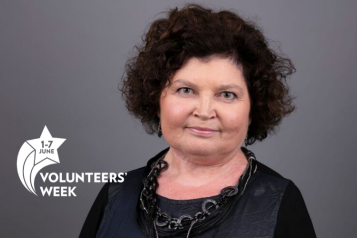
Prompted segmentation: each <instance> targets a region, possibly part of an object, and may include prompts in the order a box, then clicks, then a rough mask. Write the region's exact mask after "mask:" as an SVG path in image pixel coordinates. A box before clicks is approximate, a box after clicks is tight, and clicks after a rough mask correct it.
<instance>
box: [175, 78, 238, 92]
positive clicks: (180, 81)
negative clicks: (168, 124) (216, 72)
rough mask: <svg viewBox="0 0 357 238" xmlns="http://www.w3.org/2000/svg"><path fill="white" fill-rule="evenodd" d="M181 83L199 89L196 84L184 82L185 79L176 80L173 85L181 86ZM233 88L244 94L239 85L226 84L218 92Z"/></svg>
mask: <svg viewBox="0 0 357 238" xmlns="http://www.w3.org/2000/svg"><path fill="white" fill-rule="evenodd" d="M179 83H181V84H184V85H187V86H189V87H192V88H195V87H197V85H196V84H194V83H191V82H189V81H187V80H184V79H178V80H175V81H174V82H173V84H179ZM231 88H235V89H237V90H238V91H239V93H240V94H244V90H243V88H242V87H240V86H238V85H237V84H224V85H220V86H219V87H218V90H227V89H231Z"/></svg>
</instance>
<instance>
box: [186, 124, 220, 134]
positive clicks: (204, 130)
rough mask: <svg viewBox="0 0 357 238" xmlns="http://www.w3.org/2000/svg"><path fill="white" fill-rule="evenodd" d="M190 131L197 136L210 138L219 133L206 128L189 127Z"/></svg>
mask: <svg viewBox="0 0 357 238" xmlns="http://www.w3.org/2000/svg"><path fill="white" fill-rule="evenodd" d="M188 129H189V130H190V131H192V132H193V133H194V134H196V135H202V136H209V135H212V134H214V133H215V132H217V130H213V129H211V128H206V127H197V126H194V127H188Z"/></svg>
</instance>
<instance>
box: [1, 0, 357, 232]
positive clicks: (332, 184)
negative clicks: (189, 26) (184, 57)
mask: <svg viewBox="0 0 357 238" xmlns="http://www.w3.org/2000/svg"><path fill="white" fill-rule="evenodd" d="M202 2H203V3H205V5H206V6H208V7H212V8H215V9H218V8H224V9H227V8H228V9H236V10H237V11H238V12H239V13H240V14H241V15H242V16H244V17H246V18H249V19H252V20H254V21H256V22H257V23H258V24H259V25H260V26H261V27H262V28H263V29H264V32H265V34H266V35H267V37H268V38H270V39H272V40H273V41H278V42H280V46H281V49H282V51H283V52H284V53H285V54H286V55H288V56H289V57H290V58H291V59H292V60H293V62H294V63H295V66H296V68H297V73H296V74H294V75H293V76H292V77H291V78H290V79H289V84H290V85H291V89H292V93H293V94H294V95H295V96H296V97H297V99H296V106H297V110H296V111H295V112H294V113H293V114H292V115H291V116H290V117H288V118H286V120H285V121H284V122H283V124H282V125H281V127H280V131H279V132H278V134H277V135H274V136H271V137H269V138H268V139H266V140H265V141H263V142H262V143H256V144H255V145H254V146H251V147H250V149H251V150H253V152H255V154H256V156H257V159H258V160H260V161H261V162H263V163H265V164H267V165H268V166H270V167H272V168H273V169H275V170H276V171H278V172H279V173H281V174H282V175H283V176H285V177H287V178H290V179H292V180H293V181H294V182H295V183H296V184H297V186H298V187H299V188H300V189H301V192H302V194H303V196H304V198H305V201H306V204H307V207H308V209H309V212H310V215H311V217H312V220H313V223H314V226H315V230H316V232H317V235H318V237H327V238H329V237H330V238H335V237H354V236H355V234H356V232H355V227H353V226H355V225H356V218H355V214H356V212H357V202H356V200H357V199H356V192H357V186H356V183H355V182H356V174H355V170H356V165H357V162H356V159H355V149H356V145H355V138H356V136H357V131H356V126H355V121H356V113H357V112H356V108H357V107H356V102H357V96H356V93H355V92H356V86H357V85H356V80H355V75H354V74H355V72H354V70H356V67H357V57H356V56H357V53H356V52H357V46H356V42H357V39H356V38H357V37H356V36H357V29H356V28H357V27H356V22H357V19H356V18H357V17H356V15H355V10H356V9H357V4H356V1H340V2H338V1H248V0H247V1H228V0H227V1H220V2H219V3H218V1H200V3H202ZM183 3H184V1H164V0H161V1H158V0H156V1H154V0H150V1H142V2H141V1H130V3H129V1H94V0H86V1H83V0H82V1H79V0H77V1H38V0H32V1H14V0H9V1H4V0H1V2H0V153H1V160H0V186H1V188H2V191H1V193H0V199H1V203H0V227H1V229H0V237H53V238H56V237H77V236H78V234H79V232H80V229H81V227H82V224H83V222H84V219H85V218H86V215H87V213H88V211H89V209H90V207H91V205H92V203H93V201H94V199H95V197H96V195H97V193H98V192H99V189H100V188H101V187H102V184H94V183H85V184H82V183H79V184H77V189H76V194H77V197H75V198H55V197H42V196H41V195H40V196H38V197H37V196H35V195H33V194H31V193H29V192H28V191H26V189H25V188H24V187H23V185H22V184H21V182H20V179H19V177H18V175H17V171H16V159H17V153H18V151H19V149H20V147H21V145H22V144H23V143H24V142H25V141H26V140H30V139H35V138H38V137H39V136H40V135H41V132H42V130H43V127H44V125H47V127H48V129H49V131H50V132H51V134H52V136H53V137H59V138H66V139H67V140H66V141H65V142H64V143H63V144H62V146H61V147H60V148H59V158H60V161H61V163H60V164H58V165H52V166H48V167H46V168H44V169H43V170H42V171H41V172H43V173H45V172H62V173H65V172H78V173H79V172H124V171H128V170H131V169H134V168H137V167H139V166H143V165H144V164H145V163H146V161H147V160H148V159H149V158H151V157H152V156H154V155H155V154H157V153H158V152H159V151H160V150H162V149H164V148H166V146H167V145H166V143H165V142H164V140H163V139H159V138H157V137H155V136H150V135H147V134H146V133H145V131H144V130H143V128H142V127H141V125H140V123H139V122H138V121H136V120H133V118H132V117H131V116H130V115H129V114H128V113H127V111H126V110H125V107H124V104H123V102H122V99H121V96H120V93H119V91H118V90H117V84H118V83H119V82H120V78H121V76H122V74H123V68H124V64H125V61H126V59H127V58H128V57H129V56H131V55H132V54H133V46H134V45H135V44H137V43H139V42H140V37H141V36H142V34H143V33H144V30H145V29H146V27H147V26H148V24H149V23H150V22H152V21H153V20H155V19H157V18H158V17H160V16H162V15H157V13H159V12H161V11H164V10H166V9H168V8H169V7H173V6H182V5H183ZM274 46H275V47H276V46H279V44H278V43H275V44H274ZM46 185H47V186H50V185H52V184H50V183H45V184H44V183H43V181H42V179H41V178H40V176H39V175H38V177H37V180H36V188H37V189H38V190H39V186H46Z"/></svg>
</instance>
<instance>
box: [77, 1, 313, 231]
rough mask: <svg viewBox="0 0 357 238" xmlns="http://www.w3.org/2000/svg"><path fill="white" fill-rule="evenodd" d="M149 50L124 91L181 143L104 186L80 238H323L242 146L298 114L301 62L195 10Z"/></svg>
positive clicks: (173, 20) (220, 16) (225, 14)
mask: <svg viewBox="0 0 357 238" xmlns="http://www.w3.org/2000/svg"><path fill="white" fill-rule="evenodd" d="M143 43H144V44H143V46H142V47H141V48H139V52H138V56H137V57H135V58H133V59H132V60H130V61H129V62H128V63H127V68H126V73H127V78H126V79H125V80H124V84H123V86H122V88H121V91H122V92H123V95H124V98H125V101H126V106H127V108H128V110H129V111H130V112H131V113H132V114H133V115H134V116H135V117H137V118H139V119H140V120H141V122H142V123H143V125H145V128H146V130H147V132H148V133H150V134H153V133H158V135H159V136H162V135H163V136H164V138H165V140H166V142H167V143H168V144H169V147H168V148H166V149H165V150H163V151H161V152H160V153H158V154H157V155H156V156H154V157H153V158H151V159H150V160H149V161H148V163H147V166H146V167H143V168H140V169H137V170H134V171H131V172H129V173H128V175H127V176H126V178H125V181H124V183H122V184H106V185H105V186H104V187H103V189H102V190H101V192H100V193H99V195H98V197H97V199H96V201H95V203H94V205H93V207H92V209H91V211H90V212H89V215H88V217H87V220H86V222H85V224H84V226H83V228H82V232H81V235H80V237H129V238H130V237H229V238H233V237H284V238H287V237H288V238H289V237H304V238H309V237H316V235H315V232H314V228H313V225H312V222H311V219H310V217H309V214H308V211H307V209H306V206H305V203H304V200H303V198H302V195H301V193H300V191H299V189H298V188H297V187H296V186H295V185H294V183H293V182H292V181H290V180H288V179H285V178H283V177H282V176H281V175H279V174H278V173H276V172H275V171H273V170H272V169H270V168H268V167H267V166H265V165H263V164H262V163H260V162H258V161H256V159H255V156H254V154H253V153H252V152H251V151H249V150H248V149H246V148H245V147H242V144H245V146H247V145H251V144H253V143H254V142H255V141H256V140H259V141H262V140H263V139H265V138H266V137H267V135H268V133H271V132H273V131H274V129H275V128H276V127H277V125H278V124H279V123H280V122H281V120H282V118H283V117H284V116H286V115H288V114H290V113H291V112H292V111H293V110H294V106H293V105H292V97H291V96H290V95H289V90H288V87H287V85H286V83H285V79H286V77H287V76H289V75H290V74H291V73H292V72H293V71H294V70H295V69H294V67H293V65H292V63H291V61H290V60H289V59H286V58H282V57H280V56H279V55H278V54H276V53H275V52H274V51H272V50H271V49H270V48H269V47H268V45H267V40H266V39H265V38H264V36H263V35H262V33H261V31H259V30H258V28H257V27H256V26H255V25H254V24H252V23H248V22H246V21H244V20H243V19H241V18H240V17H239V16H237V15H236V14H235V13H233V12H230V11H220V12H213V11H212V10H210V9H206V8H203V7H201V6H199V5H195V4H190V5H186V6H185V7H184V8H183V9H181V10H178V9H172V10H171V11H169V13H168V17H167V18H164V19H159V20H157V21H155V22H154V23H152V25H151V27H150V29H149V31H148V32H147V34H146V37H145V39H144V42H143Z"/></svg>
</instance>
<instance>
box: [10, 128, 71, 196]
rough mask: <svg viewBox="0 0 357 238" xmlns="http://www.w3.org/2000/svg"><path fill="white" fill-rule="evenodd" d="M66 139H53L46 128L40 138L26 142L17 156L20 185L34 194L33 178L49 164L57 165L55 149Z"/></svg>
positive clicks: (57, 159)
mask: <svg viewBox="0 0 357 238" xmlns="http://www.w3.org/2000/svg"><path fill="white" fill-rule="evenodd" d="M65 140H66V139H63V138H53V137H52V136H51V134H50V132H49V131H48V129H47V127H46V126H45V128H43V131H42V134H41V137H40V138H38V139H33V140H28V141H26V142H25V143H24V144H23V145H22V147H21V149H20V151H19V154H18V156H17V172H18V174H19V177H20V180H21V182H22V184H23V185H24V186H25V188H27V190H29V191H30V192H32V193H34V194H35V195H37V194H36V189H35V178H36V175H37V173H38V172H39V171H40V170H41V169H42V168H44V167H46V166H48V165H51V164H59V163H60V161H59V158H58V153H57V149H58V147H60V146H61V145H62V143H63V142H64V141H65Z"/></svg>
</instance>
